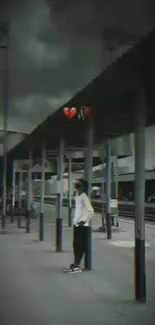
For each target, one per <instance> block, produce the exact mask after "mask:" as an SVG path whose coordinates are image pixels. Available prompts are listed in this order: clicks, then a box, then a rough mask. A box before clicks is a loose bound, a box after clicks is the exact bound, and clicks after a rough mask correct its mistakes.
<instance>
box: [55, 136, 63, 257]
mask: <svg viewBox="0 0 155 325" xmlns="http://www.w3.org/2000/svg"><path fill="white" fill-rule="evenodd" d="M63 168H64V141H63V138H61V139H60V145H59V151H58V163H57V204H56V209H57V218H56V251H57V252H62V211H63Z"/></svg>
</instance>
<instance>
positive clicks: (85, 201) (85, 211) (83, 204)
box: [73, 193, 94, 227]
mask: <svg viewBox="0 0 155 325" xmlns="http://www.w3.org/2000/svg"><path fill="white" fill-rule="evenodd" d="M93 214H94V209H93V207H92V205H91V203H90V200H89V198H88V196H87V195H86V194H85V193H82V194H81V195H79V196H77V197H76V198H75V216H74V221H73V223H74V225H75V226H76V227H78V226H79V225H78V223H79V222H80V221H83V222H85V224H84V226H85V227H88V226H89V222H90V221H91V219H92V217H93Z"/></svg>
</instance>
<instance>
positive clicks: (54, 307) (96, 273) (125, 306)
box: [0, 207, 155, 325]
mask: <svg viewBox="0 0 155 325" xmlns="http://www.w3.org/2000/svg"><path fill="white" fill-rule="evenodd" d="M45 212H46V213H45V241H44V242H39V241H38V234H37V231H38V223H37V221H33V222H32V224H31V233H30V234H25V229H17V227H16V223H14V225H10V224H7V227H6V228H7V229H6V234H1V235H0V324H2V325H9V324H10V325H18V324H19V325H21V324H22V325H31V324H32V325H36V324H37V325H42V324H44V325H46V324H47V325H49V324H50V325H51V324H53V325H59V324H60V325H62V324H64V325H65V324H66V325H70V324H71V325H78V324H89V325H92V324H96V325H98V324H105V325H106V324H111V325H113V324H115V325H118V324H119V325H121V324H123V325H124V324H125V325H130V324H132V325H136V324H137V323H138V322H139V324H141V325H144V324H150V325H151V324H154V323H155V308H154V302H155V235H154V233H155V227H153V226H152V227H149V226H147V227H146V234H147V242H148V247H147V248H146V257H147V292H148V303H147V304H146V305H143V304H139V303H136V302H135V301H134V277H133V274H134V263H133V261H134V259H133V248H132V247H127V246H130V245H128V244H129V243H132V241H133V224H132V223H125V222H123V221H122V222H121V231H118V232H115V233H114V234H113V239H112V241H107V239H106V235H105V234H101V233H96V232H94V233H93V270H92V271H91V272H83V273H82V274H74V275H73V274H69V275H67V274H64V273H63V268H64V267H66V266H68V264H70V262H72V230H71V229H68V227H67V226H66V225H65V226H64V230H63V249H64V252H63V253H56V252H55V225H54V218H55V208H54V207H46V209H45ZM95 218H96V219H95V221H94V226H95V227H96V225H97V220H98V221H99V216H96V217H95ZM66 220H67V210H66V209H65V208H64V224H66ZM23 225H24V221H23ZM124 242H125V243H126V247H121V246H120V243H122V245H123V246H124ZM118 243H119V244H118ZM116 245H117V246H116ZM118 245H119V246H118ZM131 246H132V245H131Z"/></svg>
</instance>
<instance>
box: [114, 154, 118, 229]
mask: <svg viewBox="0 0 155 325" xmlns="http://www.w3.org/2000/svg"><path fill="white" fill-rule="evenodd" d="M115 158H116V159H115V198H116V199H117V203H118V200H119V197H118V196H119V193H118V157H117V156H116V157H115ZM116 227H117V228H118V227H119V207H118V212H117V220H116Z"/></svg>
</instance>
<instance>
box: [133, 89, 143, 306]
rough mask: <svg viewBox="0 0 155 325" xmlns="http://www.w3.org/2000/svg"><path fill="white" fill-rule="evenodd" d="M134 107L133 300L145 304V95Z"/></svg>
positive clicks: (140, 97) (139, 94)
mask: <svg viewBox="0 0 155 325" xmlns="http://www.w3.org/2000/svg"><path fill="white" fill-rule="evenodd" d="M136 105H137V107H135V109H136V112H135V298H136V300H139V301H140V302H146V265H145V212H144V210H145V106H146V94H145V90H144V89H142V90H141V91H140V92H139V93H138V94H137V101H136Z"/></svg>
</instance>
